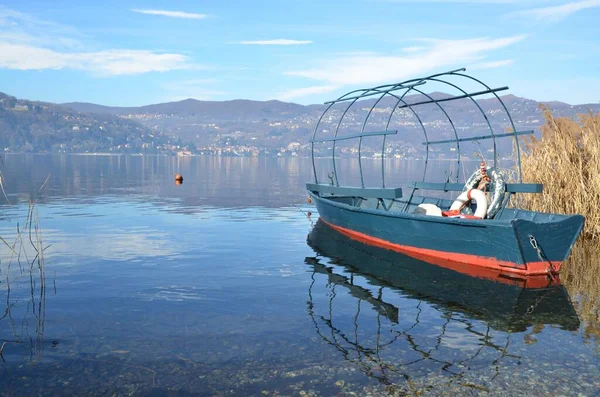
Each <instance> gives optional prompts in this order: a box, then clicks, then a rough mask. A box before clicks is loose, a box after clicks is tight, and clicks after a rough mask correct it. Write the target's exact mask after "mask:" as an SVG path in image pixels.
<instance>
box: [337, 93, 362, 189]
mask: <svg viewBox="0 0 600 397" xmlns="http://www.w3.org/2000/svg"><path fill="white" fill-rule="evenodd" d="M356 101H358V98H356V99H355V100H353V101H352V102H350V105H348V107H347V108H346V110H344V113H342V116H341V117H340V121H338V125H337V127H336V128H335V133H334V134H333V137H334V138H337V136H338V132H339V130H340V126H341V125H342V121H344V117H346V114H347V113H348V110H350V108H351V107H352V106H353V105H354V104H355V103H356ZM336 143H337V142H336V141H333V145H332V149H331V159H332V161H333V176H334V178H335V184H336V186H340V182H339V180H338V175H337V170H336V167H335V144H336ZM359 163H360V160H359ZM360 176H361V179H362V169H361V175H360ZM363 187H364V186H363Z"/></svg>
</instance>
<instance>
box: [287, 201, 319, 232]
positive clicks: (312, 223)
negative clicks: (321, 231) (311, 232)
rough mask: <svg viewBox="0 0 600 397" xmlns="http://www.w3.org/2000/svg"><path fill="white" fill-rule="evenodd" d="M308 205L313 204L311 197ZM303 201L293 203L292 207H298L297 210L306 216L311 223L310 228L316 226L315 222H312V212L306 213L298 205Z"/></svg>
mask: <svg viewBox="0 0 600 397" xmlns="http://www.w3.org/2000/svg"><path fill="white" fill-rule="evenodd" d="M307 201H308V204H312V198H311V197H310V196H308V198H307ZM300 202H301V201H297V202H294V203H292V205H293V206H294V207H296V209H297V210H298V211H300V212H302V213H303V214H304V215H305V216H306V219H308V221H309V222H310V226H311V227H313V226H314V222H313V220H312V212H311V211H304V210H303V209H302V208H301V207H300V206H299V205H298V204H300Z"/></svg>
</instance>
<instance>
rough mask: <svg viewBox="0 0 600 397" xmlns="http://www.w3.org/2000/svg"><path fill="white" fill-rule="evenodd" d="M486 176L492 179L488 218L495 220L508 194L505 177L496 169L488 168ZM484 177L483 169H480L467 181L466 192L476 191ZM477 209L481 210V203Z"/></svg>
mask: <svg viewBox="0 0 600 397" xmlns="http://www.w3.org/2000/svg"><path fill="white" fill-rule="evenodd" d="M485 174H487V176H488V177H489V178H490V182H489V183H490V202H489V204H488V205H487V213H486V215H487V217H488V218H493V217H494V216H496V214H497V213H498V211H499V210H500V207H501V206H502V202H503V201H504V195H505V194H506V185H505V184H504V175H502V173H501V172H500V171H498V170H496V169H495V168H492V167H487V168H486V169H485ZM483 177H484V173H483V172H482V169H481V168H479V169H477V171H475V172H474V173H473V175H471V176H470V177H469V179H467V182H466V183H465V190H466V191H468V190H469V189H475V188H477V186H479V183H480V182H481V180H482V179H483ZM477 209H478V210H479V203H477Z"/></svg>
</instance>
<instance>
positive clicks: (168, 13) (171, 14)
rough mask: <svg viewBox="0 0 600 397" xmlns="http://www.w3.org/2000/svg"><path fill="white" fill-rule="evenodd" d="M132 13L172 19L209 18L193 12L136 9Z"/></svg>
mask: <svg viewBox="0 0 600 397" xmlns="http://www.w3.org/2000/svg"><path fill="white" fill-rule="evenodd" d="M131 11H133V12H137V13H140V14H148V15H161V16H164V17H171V18H184V19H204V18H206V17H207V15H206V14H196V13H193V12H183V11H167V10H141V9H137V8H134V9H132V10H131Z"/></svg>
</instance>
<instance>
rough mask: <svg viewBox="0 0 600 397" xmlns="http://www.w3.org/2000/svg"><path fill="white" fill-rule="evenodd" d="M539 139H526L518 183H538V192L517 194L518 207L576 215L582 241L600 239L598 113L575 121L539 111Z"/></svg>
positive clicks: (599, 126)
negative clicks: (541, 190)
mask: <svg viewBox="0 0 600 397" xmlns="http://www.w3.org/2000/svg"><path fill="white" fill-rule="evenodd" d="M542 110H543V112H544V116H545V118H546V124H545V125H544V126H543V127H542V137H541V139H540V140H537V139H536V138H535V137H532V138H530V139H529V140H526V141H525V143H526V150H525V152H524V153H523V155H522V158H521V164H522V168H523V180H525V181H527V182H531V183H543V184H544V193H543V194H529V195H527V194H524V195H521V197H520V200H519V206H521V207H523V208H528V209H531V210H535V211H544V212H553V213H562V214H582V215H584V216H585V218H586V223H585V227H584V230H583V237H584V238H592V239H599V238H600V215H599V211H598V204H599V203H600V175H599V173H600V113H598V114H596V115H593V114H587V115H580V116H579V122H577V121H575V120H573V119H570V118H567V117H559V118H555V117H554V116H553V115H552V113H551V112H550V110H549V109H548V108H546V107H542Z"/></svg>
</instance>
